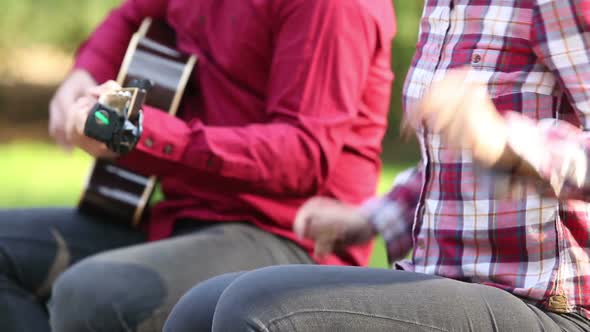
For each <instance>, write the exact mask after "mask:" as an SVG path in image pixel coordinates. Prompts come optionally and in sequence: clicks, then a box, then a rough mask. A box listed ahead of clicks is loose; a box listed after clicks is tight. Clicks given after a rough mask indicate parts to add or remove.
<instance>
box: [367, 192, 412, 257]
mask: <svg viewBox="0 0 590 332" xmlns="http://www.w3.org/2000/svg"><path fill="white" fill-rule="evenodd" d="M360 212H361V213H362V214H363V215H365V216H366V217H367V218H368V220H369V224H370V225H371V226H372V227H373V229H374V230H375V231H376V232H377V233H379V234H380V235H381V236H382V237H383V239H384V240H385V242H386V245H387V256H388V258H389V261H390V262H393V261H395V260H397V259H401V258H403V257H405V256H406V255H407V253H408V251H409V250H410V249H411V248H412V235H411V228H412V225H413V215H414V210H413V209H409V208H408V207H407V206H406V204H404V203H401V202H398V201H395V200H390V199H388V198H387V197H386V196H384V197H380V198H373V199H370V200H368V201H367V202H365V203H364V204H363V205H362V206H361V208H360Z"/></svg>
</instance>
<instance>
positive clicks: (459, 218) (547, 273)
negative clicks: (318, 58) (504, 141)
mask: <svg viewBox="0 0 590 332" xmlns="http://www.w3.org/2000/svg"><path fill="white" fill-rule="evenodd" d="M426 2H427V3H426V5H425V10H424V13H423V17H422V20H421V23H420V34H419V42H418V45H417V51H416V55H415V58H414V60H413V63H412V67H411V69H410V72H409V75H408V79H407V81H406V85H405V92H404V109H405V110H406V112H409V111H411V110H412V106H413V104H414V103H415V102H416V101H417V100H419V99H420V98H421V97H422V95H423V94H424V92H425V90H426V89H427V88H428V87H429V86H430V85H431V83H432V82H433V81H436V80H438V79H440V78H441V77H442V76H444V74H445V72H447V71H448V70H449V69H450V68H455V67H460V66H464V65H469V66H471V68H472V69H471V70H470V73H469V76H468V79H470V80H472V81H477V82H481V83H484V84H486V85H487V86H488V87H489V92H490V95H491V96H492V98H493V101H494V103H495V105H496V107H497V109H498V110H499V111H500V112H502V113H504V114H505V115H506V118H507V121H508V124H509V145H510V146H511V147H512V148H513V150H514V151H516V152H517V153H518V154H519V155H520V156H521V157H522V158H523V159H524V160H526V161H527V162H529V163H530V164H531V165H532V166H533V167H534V168H535V169H536V170H537V171H538V172H539V174H540V175H541V177H542V178H543V181H544V187H545V188H543V186H539V185H538V183H535V184H534V185H532V184H530V183H527V181H525V180H523V179H516V177H514V176H512V175H500V174H498V173H496V174H493V173H490V172H487V171H483V170H480V169H479V168H478V167H477V166H476V165H475V164H473V163H472V161H471V158H470V152H469V151H468V150H453V149H451V148H449V147H448V146H446V145H445V144H444V143H443V142H441V140H440V139H439V137H438V136H436V135H432V134H430V133H428V132H424V131H420V132H418V137H419V140H420V144H421V148H422V162H421V165H420V166H419V167H418V168H417V169H415V170H410V171H408V172H405V173H403V174H402V175H400V176H399V177H398V179H397V184H396V185H395V186H394V189H393V190H392V191H391V192H390V193H389V194H388V195H386V196H385V197H382V198H380V199H376V200H373V201H370V202H369V203H367V205H365V206H364V209H365V210H366V211H368V212H369V213H370V216H371V220H372V221H373V223H374V225H375V227H376V228H377V229H378V230H379V231H380V232H381V233H382V234H383V236H384V237H385V239H386V241H387V242H388V249H389V255H390V259H392V260H393V259H400V258H403V257H404V255H405V254H406V253H407V252H408V251H409V249H411V248H412V247H413V249H414V251H413V254H412V257H411V259H406V260H402V261H399V262H397V263H396V266H398V267H400V268H403V269H405V270H409V271H415V272H421V273H427V274H435V275H440V276H444V277H448V278H453V279H457V280H463V281H468V282H474V283H481V284H486V285H490V286H495V287H499V288H502V289H505V290H507V291H509V292H511V293H513V294H514V295H516V296H519V297H521V298H523V299H525V300H526V301H529V302H531V303H534V304H537V305H538V306H540V307H543V308H546V309H548V310H550V311H555V312H578V313H580V314H582V315H584V316H585V317H587V318H590V216H589V214H590V204H589V203H587V202H589V201H590V177H589V176H588V167H587V164H588V163H590V155H589V153H588V151H589V150H590V135H589V134H587V133H585V132H584V130H588V129H590V32H589V31H590V26H589V25H588V23H587V22H586V21H585V20H584V19H583V17H582V13H581V12H582V10H581V9H580V8H581V7H580V2H581V1H575V0H569V1H568V0H530V1H506V0H490V1H473V0H428V1H426ZM509 111H512V112H514V113H512V112H509ZM540 119H548V120H543V121H540V122H539V121H537V120H540ZM556 119H560V120H556ZM531 181H532V180H531ZM507 188H508V189H510V192H509V194H508V192H507V191H506V189H507ZM515 188H518V189H519V190H514V189H515ZM547 189H549V190H547ZM416 206H417V208H416ZM404 220H406V221H407V222H404Z"/></svg>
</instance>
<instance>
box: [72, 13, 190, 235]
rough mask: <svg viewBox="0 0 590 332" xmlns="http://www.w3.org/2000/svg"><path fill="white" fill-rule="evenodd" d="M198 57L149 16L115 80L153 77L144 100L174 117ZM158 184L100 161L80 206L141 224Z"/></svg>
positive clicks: (85, 210) (113, 218) (123, 81)
mask: <svg viewBox="0 0 590 332" xmlns="http://www.w3.org/2000/svg"><path fill="white" fill-rule="evenodd" d="M196 61H197V59H196V57H195V56H191V55H187V54H184V53H181V52H179V51H177V50H176V49H175V35H174V32H173V31H172V30H171V29H170V28H169V27H168V26H166V25H165V24H163V23H161V22H154V21H152V20H151V19H149V18H147V19H145V20H144V21H143V23H142V24H141V27H140V28H139V30H138V31H137V33H135V34H134V35H133V38H132V39H131V42H130V43H129V47H128V49H127V53H126V54H125V58H124V59H123V64H122V65H121V69H120V71H119V75H118V77H117V82H118V83H119V84H120V85H121V86H123V87H126V86H127V85H128V84H129V82H131V81H132V80H134V79H147V80H150V81H151V83H152V88H151V89H150V90H149V92H148V94H147V96H146V99H145V104H147V105H149V106H152V107H155V108H158V109H161V110H165V111H167V112H168V113H169V114H170V115H172V116H175V115H176V113H177V111H178V107H179V105H180V102H181V99H182V95H183V94H184V90H185V88H186V86H187V83H188V81H189V78H190V75H191V73H192V71H193V68H194V66H195V64H196ZM155 185H156V178H155V177H153V176H152V177H146V176H143V175H140V174H137V173H134V172H131V171H129V170H126V169H124V168H122V167H120V166H117V165H116V163H112V162H109V161H106V160H96V161H95V163H94V165H93V167H92V170H91V172H90V175H89V177H88V180H87V183H86V186H85V190H84V192H83V193H82V197H81V198H80V202H79V204H78V209H79V210H80V212H82V213H87V214H92V215H95V216H100V217H103V218H105V219H108V220H110V221H114V222H122V223H128V224H131V225H134V226H137V225H138V224H139V223H140V222H141V220H142V218H143V216H144V214H145V212H146V211H147V206H148V204H149V200H150V197H151V195H152V193H153V190H154V188H155Z"/></svg>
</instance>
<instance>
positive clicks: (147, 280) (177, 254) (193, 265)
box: [0, 209, 311, 332]
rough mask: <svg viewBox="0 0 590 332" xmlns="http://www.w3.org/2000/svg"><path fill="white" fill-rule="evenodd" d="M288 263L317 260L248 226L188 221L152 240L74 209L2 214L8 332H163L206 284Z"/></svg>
mask: <svg viewBox="0 0 590 332" xmlns="http://www.w3.org/2000/svg"><path fill="white" fill-rule="evenodd" d="M289 263H311V260H310V258H309V257H308V256H307V254H306V253H305V252H304V251H303V250H302V249H301V248H299V247H298V246H297V245H295V244H294V243H292V242H290V241H288V240H285V239H282V238H280V237H277V236H274V235H272V234H269V233H266V232H264V231H261V230H259V229H257V228H255V227H252V226H249V225H247V224H242V223H224V224H203V223H198V222H194V221H186V222H181V223H180V225H179V227H177V228H176V230H175V236H174V237H173V238H171V239H169V240H164V241H158V242H154V243H145V236H144V234H143V233H141V232H139V231H137V230H134V229H130V228H128V227H124V226H120V225H113V224H108V223H103V222H100V221H99V220H96V219H93V218H89V217H86V216H82V215H80V214H78V213H77V212H76V211H75V210H72V209H32V210H0V331H2V332H12V331H15V332H16V331H19V332H23V331H25V332H29V331H31V332H43V331H49V330H50V324H51V328H52V330H53V331H57V332H69V331H76V332H81V331H93V332H99V331H109V332H116V331H161V329H162V326H163V324H164V321H165V319H166V317H167V316H168V313H169V312H170V310H171V309H172V307H173V306H174V304H175V303H176V302H177V301H178V299H179V298H180V297H181V296H182V294H184V293H185V292H186V291H187V290H188V289H190V288H191V287H192V286H194V285H195V284H197V283H198V282H200V281H203V280H206V279H208V278H211V277H213V276H216V275H219V274H222V273H226V272H234V271H244V270H250V269H255V268H259V267H263V266H268V265H274V264H289ZM64 271H65V272H64ZM62 272H63V273H62ZM50 297H51V299H50V301H49V304H48V306H47V307H48V312H49V315H48V312H47V309H46V302H47V300H48V299H49V298H50ZM48 317H50V324H49V322H48Z"/></svg>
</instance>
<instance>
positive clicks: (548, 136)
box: [495, 112, 590, 201]
mask: <svg viewBox="0 0 590 332" xmlns="http://www.w3.org/2000/svg"><path fill="white" fill-rule="evenodd" d="M505 118H506V123H507V127H508V136H507V138H508V139H507V145H508V147H509V148H510V149H511V151H513V152H514V153H515V154H516V156H518V157H519V158H521V160H520V161H518V163H521V164H523V163H524V164H526V165H527V167H528V168H529V169H532V170H533V171H534V173H535V174H534V177H532V178H526V177H521V176H519V175H518V174H508V177H510V178H511V179H509V180H506V181H503V180H502V177H501V176H500V177H497V178H496V181H495V188H496V190H497V191H498V192H499V193H501V194H509V195H515V194H516V193H518V192H521V191H523V190H525V189H526V188H528V187H531V186H533V187H534V189H535V191H536V192H539V193H542V194H544V195H546V196H550V197H557V198H560V199H579V200H585V201H590V174H588V164H589V162H590V153H589V151H590V132H585V131H583V130H582V129H580V128H579V127H576V126H574V125H572V124H570V123H568V122H566V121H562V120H556V119H543V120H541V121H535V120H533V119H530V118H527V117H525V116H523V115H521V114H517V113H512V112H511V113H508V114H506V116H505ZM501 184H504V185H503V186H502V185H501Z"/></svg>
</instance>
